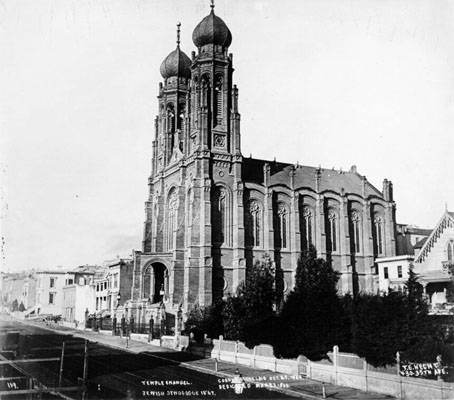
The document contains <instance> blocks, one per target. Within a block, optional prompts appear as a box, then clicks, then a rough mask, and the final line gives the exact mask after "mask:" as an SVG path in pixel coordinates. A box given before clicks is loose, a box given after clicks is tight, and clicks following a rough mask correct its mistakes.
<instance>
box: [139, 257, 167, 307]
mask: <svg viewBox="0 0 454 400" xmlns="http://www.w3.org/2000/svg"><path fill="white" fill-rule="evenodd" d="M168 294H169V273H168V270H167V267H166V266H165V265H164V264H162V263H159V262H156V263H153V264H151V265H150V266H149V267H148V268H146V269H145V271H144V276H143V297H144V298H148V299H150V301H151V302H152V303H159V302H160V301H162V300H163V299H165V298H166V297H167V296H168Z"/></svg>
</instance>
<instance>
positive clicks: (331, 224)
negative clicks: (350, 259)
mask: <svg viewBox="0 0 454 400" xmlns="http://www.w3.org/2000/svg"><path fill="white" fill-rule="evenodd" d="M328 231H329V232H328V234H329V236H328V237H329V243H328V244H329V246H328V248H329V250H330V251H332V252H336V251H337V215H336V212H335V211H334V210H333V209H329V210H328Z"/></svg>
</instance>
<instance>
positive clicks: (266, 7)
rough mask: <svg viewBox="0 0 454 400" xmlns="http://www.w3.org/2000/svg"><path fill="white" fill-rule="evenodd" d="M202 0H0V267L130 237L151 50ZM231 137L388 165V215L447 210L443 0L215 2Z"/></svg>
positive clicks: (203, 10) (258, 148)
mask: <svg viewBox="0 0 454 400" xmlns="http://www.w3.org/2000/svg"><path fill="white" fill-rule="evenodd" d="M209 11H210V7H209V1H208V0H28V1H26V0H0V135H1V136H0V163H1V164H0V170H1V174H0V179H1V185H0V187H1V236H2V254H1V255H2V264H1V268H2V270H3V271H7V270H9V271H16V270H24V269H31V268H49V267H53V266H57V265H63V266H67V267H74V266H77V265H82V264H96V263H98V264H99V263H101V262H102V261H103V260H106V259H112V258H115V257H117V256H127V255H128V254H131V250H132V249H140V247H141V241H142V231H143V222H144V218H145V214H144V202H145V200H146V198H147V178H148V176H149V174H150V169H151V149H152V140H153V126H154V122H153V121H154V117H155V114H156V112H157V98H156V96H157V90H158V83H159V82H160V81H161V80H162V78H161V76H160V74H159V66H160V64H161V62H162V60H163V59H164V58H165V57H166V55H167V54H168V53H169V52H171V51H172V50H174V48H175V45H176V44H175V40H176V33H175V31H176V27H175V25H176V23H177V22H178V21H180V22H181V23H182V27H181V28H182V36H181V42H182V43H181V47H182V49H183V50H184V51H185V52H186V54H188V55H189V56H190V53H191V51H192V50H195V46H194V45H193V43H192V40H191V35H192V30H193V29H194V28H195V26H196V25H197V23H198V22H199V21H200V20H201V19H202V18H203V17H204V16H206V15H207V14H208V13H209ZM215 12H216V14H217V15H219V16H220V17H221V18H222V19H223V20H224V21H225V22H226V24H227V25H228V26H229V28H230V30H231V32H232V36H233V42H232V45H231V47H230V51H231V52H232V53H233V54H234V58H233V62H234V68H235V73H234V81H235V82H236V84H237V85H238V88H239V96H240V97H239V107H240V112H241V132H242V152H243V155H245V156H249V155H250V154H252V155H253V157H256V158H268V159H273V158H274V157H276V159H277V160H279V161H282V162H295V163H296V162H299V163H300V164H303V165H312V166H319V165H321V166H322V167H324V168H332V167H334V168H336V169H340V168H342V169H343V170H347V169H349V168H350V167H351V165H357V168H358V172H359V173H361V174H364V175H366V177H367V179H368V180H369V181H370V182H371V183H372V184H374V185H375V186H377V187H378V188H380V189H381V187H382V181H383V179H384V178H388V179H390V180H392V182H393V184H394V196H395V201H396V204H397V221H398V222H400V223H409V224H414V225H418V226H422V227H433V226H434V225H435V224H436V223H437V221H438V220H439V218H440V217H441V215H442V213H443V211H444V209H445V205H446V204H447V205H448V207H449V208H450V209H451V210H454V185H453V184H452V182H453V181H454V168H452V167H451V155H452V153H453V150H454V135H453V128H454V35H453V34H452V32H453V30H454V26H453V25H454V22H453V21H454V2H452V1H449V0H438V1H436V2H435V1H433V0H392V1H391V0H280V1H273V0H248V1H244V0H216V8H215Z"/></svg>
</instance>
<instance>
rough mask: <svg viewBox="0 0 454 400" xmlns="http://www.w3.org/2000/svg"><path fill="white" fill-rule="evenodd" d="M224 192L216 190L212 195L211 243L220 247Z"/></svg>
mask: <svg viewBox="0 0 454 400" xmlns="http://www.w3.org/2000/svg"><path fill="white" fill-rule="evenodd" d="M225 219H226V218H225V190H224V189H222V188H216V189H215V191H214V195H213V228H214V229H213V230H214V232H213V233H214V234H213V243H214V244H217V245H219V246H220V245H222V243H224V235H225V222H226V221H225Z"/></svg>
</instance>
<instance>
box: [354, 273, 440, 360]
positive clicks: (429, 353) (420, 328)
mask: <svg viewBox="0 0 454 400" xmlns="http://www.w3.org/2000/svg"><path fill="white" fill-rule="evenodd" d="M352 336H353V339H352V344H353V348H354V351H355V352H356V353H357V354H358V355H359V356H361V357H365V358H366V360H367V361H368V362H369V363H371V364H372V365H374V366H384V365H387V364H393V363H394V362H395V355H396V352H397V351H399V352H400V353H401V358H402V359H407V360H409V361H414V362H428V361H431V360H433V359H434V358H435V356H436V354H439V353H443V343H442V342H443V340H442V335H441V334H440V330H439V328H438V327H437V326H436V325H435V324H434V323H433V321H432V320H431V318H430V316H429V315H428V305H427V303H426V301H425V299H424V296H423V288H422V286H421V284H420V283H419V282H418V276H417V274H416V273H415V272H414V270H413V267H412V266H410V269H409V274H408V279H407V281H406V283H405V290H404V291H403V292H396V291H392V290H391V291H390V292H389V293H387V294H384V295H382V296H380V295H372V294H360V295H359V296H357V298H356V299H355V301H354V312H353V327H352Z"/></svg>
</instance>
